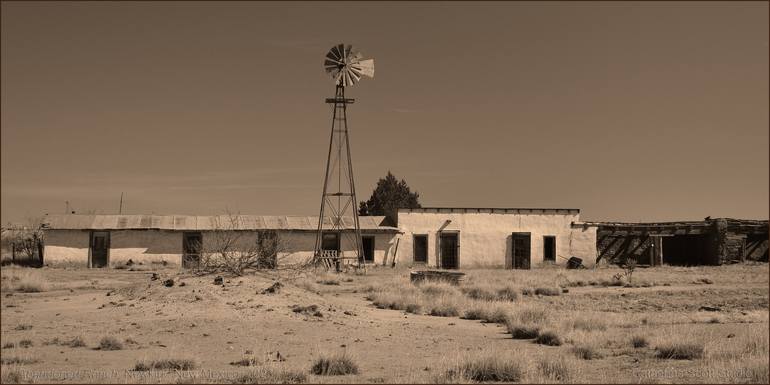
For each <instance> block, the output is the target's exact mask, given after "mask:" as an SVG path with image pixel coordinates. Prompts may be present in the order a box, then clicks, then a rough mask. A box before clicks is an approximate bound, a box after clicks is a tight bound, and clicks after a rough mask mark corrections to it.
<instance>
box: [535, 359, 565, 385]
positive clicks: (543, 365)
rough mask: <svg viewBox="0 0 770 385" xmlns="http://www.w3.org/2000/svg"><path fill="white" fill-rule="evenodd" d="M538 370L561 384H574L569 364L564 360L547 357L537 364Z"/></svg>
mask: <svg viewBox="0 0 770 385" xmlns="http://www.w3.org/2000/svg"><path fill="white" fill-rule="evenodd" d="M537 368H538V370H539V371H540V373H541V374H543V376H545V377H546V378H548V379H550V380H555V381H559V382H573V381H572V373H571V372H570V369H569V364H568V363H567V361H566V360H565V359H563V358H557V359H552V358H550V357H546V358H544V359H543V360H541V361H540V362H538V363H537Z"/></svg>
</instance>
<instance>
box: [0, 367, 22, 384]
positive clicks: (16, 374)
mask: <svg viewBox="0 0 770 385" xmlns="http://www.w3.org/2000/svg"><path fill="white" fill-rule="evenodd" d="M0 373H1V374H0V384H21V383H22V382H23V380H24V376H23V375H22V371H21V370H20V369H19V367H18V366H17V365H8V366H5V367H3V368H0Z"/></svg>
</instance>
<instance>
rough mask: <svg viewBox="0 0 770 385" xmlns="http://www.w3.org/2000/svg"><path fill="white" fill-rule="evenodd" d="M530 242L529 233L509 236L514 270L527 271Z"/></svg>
mask: <svg viewBox="0 0 770 385" xmlns="http://www.w3.org/2000/svg"><path fill="white" fill-rule="evenodd" d="M530 242H531V237H530V233H513V234H511V253H512V260H513V268H514V269H529V266H530V250H531V246H530Z"/></svg>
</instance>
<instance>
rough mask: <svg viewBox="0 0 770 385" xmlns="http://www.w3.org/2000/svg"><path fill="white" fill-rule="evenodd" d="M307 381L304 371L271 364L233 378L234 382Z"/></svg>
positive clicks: (272, 382)
mask: <svg viewBox="0 0 770 385" xmlns="http://www.w3.org/2000/svg"><path fill="white" fill-rule="evenodd" d="M306 381H307V376H306V375H305V373H302V372H299V371H295V370H288V369H283V368H281V369H278V368H274V367H271V366H259V367H257V368H255V369H252V370H250V371H249V372H248V373H246V374H244V375H241V376H239V377H236V378H234V379H233V381H232V383H234V384H302V383H304V382H306Z"/></svg>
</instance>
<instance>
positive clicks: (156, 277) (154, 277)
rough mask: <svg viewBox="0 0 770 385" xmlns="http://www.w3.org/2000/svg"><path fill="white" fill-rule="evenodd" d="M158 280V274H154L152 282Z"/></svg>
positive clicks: (151, 278) (151, 277)
mask: <svg viewBox="0 0 770 385" xmlns="http://www.w3.org/2000/svg"><path fill="white" fill-rule="evenodd" d="M158 278H160V277H158V273H152V276H150V281H156V280H157V279H158Z"/></svg>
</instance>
